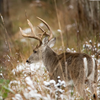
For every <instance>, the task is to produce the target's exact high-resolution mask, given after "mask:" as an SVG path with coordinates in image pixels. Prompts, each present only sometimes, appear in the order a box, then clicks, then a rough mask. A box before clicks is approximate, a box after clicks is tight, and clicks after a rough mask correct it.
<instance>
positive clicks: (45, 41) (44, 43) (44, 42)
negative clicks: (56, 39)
mask: <svg viewBox="0 0 100 100" xmlns="http://www.w3.org/2000/svg"><path fill="white" fill-rule="evenodd" d="M42 43H43V45H46V44H47V43H48V37H45V38H44V39H43V40H42Z"/></svg>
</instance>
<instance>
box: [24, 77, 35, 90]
mask: <svg viewBox="0 0 100 100" xmlns="http://www.w3.org/2000/svg"><path fill="white" fill-rule="evenodd" d="M25 81H26V83H27V84H28V85H29V86H30V87H32V89H35V88H34V85H33V82H32V80H31V78H30V76H28V77H26V78H25Z"/></svg>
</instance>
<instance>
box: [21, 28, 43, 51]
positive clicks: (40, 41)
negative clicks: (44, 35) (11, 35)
mask: <svg viewBox="0 0 100 100" xmlns="http://www.w3.org/2000/svg"><path fill="white" fill-rule="evenodd" d="M19 29H20V32H21V33H22V36H24V37H28V38H34V39H36V40H39V44H38V45H37V46H36V47H35V48H34V49H36V48H38V47H40V46H41V45H42V40H41V38H39V37H37V36H31V35H27V34H25V33H24V32H23V30H22V29H21V27H19ZM34 35H35V34H34Z"/></svg>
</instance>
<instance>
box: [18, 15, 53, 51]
mask: <svg viewBox="0 0 100 100" xmlns="http://www.w3.org/2000/svg"><path fill="white" fill-rule="evenodd" d="M37 18H38V19H39V20H40V21H42V22H43V23H44V24H45V25H46V26H47V28H48V29H49V31H50V34H48V33H47V32H45V31H44V30H43V29H42V28H41V27H40V26H38V27H39V29H40V30H41V31H42V32H43V34H42V35H41V37H40V38H39V37H37V36H36V34H35V33H34V30H33V25H32V24H31V22H30V21H29V20H28V19H27V22H28V25H29V26H30V28H31V31H32V33H33V36H31V35H26V34H25V33H24V32H23V30H22V29H21V27H19V29H20V32H21V33H22V36H24V37H28V38H34V39H36V40H39V44H38V45H37V46H36V47H35V48H34V49H37V48H38V47H40V46H41V45H42V37H43V35H47V36H49V41H50V40H51V39H52V37H53V34H52V31H51V28H50V26H49V25H48V24H47V23H46V22H45V21H44V20H43V19H41V18H39V17H37Z"/></svg>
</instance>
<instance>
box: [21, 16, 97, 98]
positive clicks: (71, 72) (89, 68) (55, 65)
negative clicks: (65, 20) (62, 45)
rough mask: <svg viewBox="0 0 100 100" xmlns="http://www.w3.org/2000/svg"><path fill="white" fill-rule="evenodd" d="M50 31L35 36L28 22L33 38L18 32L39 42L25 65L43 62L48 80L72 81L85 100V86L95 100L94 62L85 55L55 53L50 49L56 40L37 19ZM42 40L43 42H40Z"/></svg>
mask: <svg viewBox="0 0 100 100" xmlns="http://www.w3.org/2000/svg"><path fill="white" fill-rule="evenodd" d="M38 19H39V20H40V21H42V22H43V23H44V24H45V25H46V26H47V28H48V29H49V31H50V34H48V33H47V32H45V31H44V30H43V29H42V28H41V27H39V29H40V30H41V31H42V32H43V34H41V36H40V37H38V36H36V35H35V34H34V31H33V26H32V24H31V23H30V21H29V20H28V24H29V26H30V28H31V30H32V32H33V34H34V35H33V36H30V35H26V34H24V33H23V31H22V29H21V28H20V31H21V33H22V35H23V36H24V37H28V38H34V39H37V40H38V41H39V44H38V45H37V46H36V47H35V48H34V50H33V53H32V55H31V56H30V57H29V58H28V59H27V60H26V62H27V63H29V64H31V63H35V62H39V61H40V60H42V61H43V63H44V65H45V67H46V69H47V70H48V72H49V76H50V79H54V80H55V81H57V77H58V76H60V79H61V80H64V81H65V82H66V83H67V82H68V81H70V80H72V81H73V84H74V87H75V89H76V90H77V92H78V93H79V94H80V96H81V97H83V98H84V100H85V97H86V96H85V95H86V94H85V90H84V89H85V84H86V85H87V86H88V87H89V88H90V90H91V93H92V95H93V99H94V100H97V65H96V61H95V60H94V59H93V58H92V57H90V56H89V55H87V54H85V53H70V52H65V53H62V54H60V55H58V54H57V53H55V52H54V51H53V50H52V49H51V47H53V46H54V44H55V41H56V38H52V37H53V34H52V31H51V28H50V26H49V25H48V24H47V23H46V22H45V21H44V20H43V19H41V18H39V17H38ZM43 36H45V37H44V39H43ZM48 37H49V38H48ZM42 39H43V40H42Z"/></svg>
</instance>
